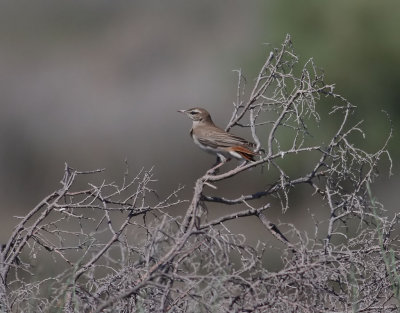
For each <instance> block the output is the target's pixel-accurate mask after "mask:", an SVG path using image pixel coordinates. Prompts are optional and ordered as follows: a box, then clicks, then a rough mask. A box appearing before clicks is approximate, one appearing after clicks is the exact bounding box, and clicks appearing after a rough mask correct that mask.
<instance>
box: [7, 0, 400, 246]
mask: <svg viewBox="0 0 400 313" xmlns="http://www.w3.org/2000/svg"><path fill="white" fill-rule="evenodd" d="M399 29H400V2H398V1H394V0H393V1H383V2H382V1H374V0H363V1H345V0H336V1H331V2H327V1H319V0H312V1H307V2H300V1H290V2H289V1H280V0H275V1H239V0H236V1H229V4H228V2H222V1H221V2H216V1H211V0H210V1H208V0H207V1H195V0H186V1H100V0H96V1H94V0H87V1H57V2H55V1H51V0H47V1H44V0H43V1H34V2H33V1H28V0H25V1H11V0H10V1H3V2H2V4H1V9H0V42H1V45H0V113H1V114H0V143H1V146H0V173H1V175H0V198H1V202H0V203H1V213H0V214H1V218H0V223H1V225H0V226H1V227H0V237H1V238H0V239H1V241H2V242H3V241H4V240H5V239H6V238H7V237H8V235H9V233H10V232H11V230H12V228H13V226H14V225H15V224H16V223H17V219H15V218H14V217H13V216H17V215H23V214H25V213H27V212H28V211H29V210H30V209H31V208H32V207H33V206H34V205H35V204H36V203H37V202H38V201H40V200H41V199H42V198H43V197H44V196H46V195H47V194H49V193H51V192H52V191H53V190H56V189H57V188H59V186H60V185H59V181H60V179H61V178H62V175H63V169H64V162H67V163H68V164H69V165H70V166H71V167H74V168H77V169H80V170H91V169H95V168H106V169H107V171H106V177H107V178H108V179H110V180H115V181H117V182H120V181H121V179H122V175H123V172H124V166H125V164H124V159H125V158H126V159H127V160H128V162H129V166H130V171H131V173H132V174H134V173H135V172H137V171H138V170H139V169H141V168H143V167H144V168H149V167H151V166H153V165H154V166H155V174H156V177H157V178H158V179H159V181H158V182H157V183H156V185H155V187H156V188H157V189H158V190H159V192H160V194H161V195H163V194H167V193H168V192H169V191H171V190H172V189H173V188H174V187H175V186H177V185H179V184H183V185H186V188H185V190H184V191H183V193H182V196H183V197H184V198H190V196H191V193H192V187H193V184H194V181H195V179H196V178H197V177H199V176H200V175H202V174H203V173H204V171H205V170H206V169H208V168H209V167H210V165H212V164H213V163H214V161H215V159H214V158H213V157H212V156H210V155H208V154H206V153H203V152H201V151H200V150H199V149H198V148H197V147H195V146H194V144H193V143H192V142H191V139H190V138H189V135H188V132H189V129H190V127H191V122H190V121H189V120H188V119H185V118H184V117H183V116H181V115H179V114H178V113H177V112H176V111H177V110H178V109H185V108H190V107H193V106H202V107H205V108H207V109H208V110H209V111H210V112H211V113H212V115H213V118H214V121H215V122H216V123H217V124H218V125H220V126H224V125H226V123H227V122H228V120H229V118H230V113H231V110H232V103H233V101H234V99H235V95H236V77H237V76H236V74H235V73H234V72H233V70H236V69H242V71H243V73H244V74H245V75H246V77H247V78H248V81H249V82H250V83H251V82H252V79H253V78H254V76H255V74H256V72H257V71H258V70H259V68H260V66H261V64H262V62H263V61H264V59H265V57H266V55H268V53H269V51H270V49H271V48H272V47H278V46H280V45H281V43H282V41H283V40H284V38H285V35H286V34H287V33H290V34H291V35H292V40H293V43H294V47H295V50H296V51H297V53H298V55H299V56H300V63H304V62H305V61H306V60H307V59H308V58H310V57H313V58H314V60H315V62H316V64H317V65H318V66H319V67H321V68H323V69H324V71H325V73H326V81H327V82H328V83H335V84H336V87H337V89H336V91H337V92H339V93H341V94H342V95H344V96H345V97H346V98H348V99H349V100H350V101H351V102H352V103H353V104H355V105H357V106H358V107H359V111H358V113H357V117H359V118H360V119H364V120H365V122H364V128H365V130H366V135H367V137H366V138H367V140H366V142H364V145H365V146H366V147H367V150H368V151H374V150H376V149H377V148H378V147H380V144H382V141H383V140H384V139H385V138H386V136H387V134H388V131H389V126H388V122H387V119H386V117H385V114H383V113H382V112H381V111H382V110H385V111H387V112H388V113H389V114H390V115H391V117H392V119H393V124H394V128H395V134H394V138H393V139H392V141H391V144H390V149H391V153H392V158H393V161H394V169H393V172H394V173H395V174H398V168H399V167H398V162H397V160H398V159H399V155H400V148H399V145H398V144H396V143H398V138H399V136H398V125H399V120H400V107H399V104H400V93H399V87H398V86H399V83H400V71H399V68H400V37H399V36H398V30H399ZM266 43H269V44H270V45H266ZM249 85H250V84H249ZM332 125H333V126H334V123H332ZM235 131H236V132H237V130H235V129H234V130H233V132H235ZM241 134H242V135H243V136H245V137H247V138H251V137H250V133H246V132H245V133H243V132H242V133H241ZM299 170H301V169H299ZM256 172H257V171H253V173H255V174H254V175H259V174H260V173H258V172H257V173H256ZM386 173H387V170H386V169H383V170H382V174H383V176H382V178H381V179H380V180H379V181H378V183H377V184H376V185H375V186H374V187H373V190H374V193H375V194H376V195H377V197H378V199H379V200H380V201H381V202H383V203H384V204H385V206H386V207H387V209H389V210H395V209H396V202H395V201H396V200H397V199H396V198H395V194H396V192H397V190H398V189H399V187H400V186H399V185H400V181H399V178H398V175H395V176H393V177H391V178H390V179H389V178H388V176H387V175H386ZM254 175H253V177H252V176H251V175H248V174H247V175H245V178H246V179H248V181H250V187H251V188H250V190H255V188H259V189H260V186H261V188H262V187H263V186H265V183H264V185H263V183H261V185H260V181H261V180H260V179H258V178H257V179H254ZM259 176H260V175H259ZM263 179H265V178H263ZM241 186H243V185H242V184H240V183H238V181H236V182H232V183H231V184H230V185H228V187H225V188H224V187H223V186H222V187H221V189H220V190H219V191H218V192H221V193H222V195H225V196H240V195H241V194H242V192H243V191H242V189H241ZM304 194H305V196H304V197H301V196H298V197H297V198H296V203H291V208H292V209H289V211H288V212H287V213H286V214H285V216H275V217H274V218H273V220H274V222H277V221H278V218H279V219H283V220H285V219H286V221H288V222H294V218H296V223H300V218H304V219H305V221H306V220H308V221H310V220H309V216H308V215H307V214H305V213H304V212H306V210H307V209H309V208H311V207H312V206H313V204H312V202H310V201H309V199H310V197H309V191H307V192H305V193H304ZM294 204H295V205H294ZM228 210H229V208H228ZM278 211H279V210H278ZM216 214H218V213H216ZM279 214H280V215H282V214H281V213H279ZM248 223H255V222H254V220H250V221H249V222H248ZM252 227H253V228H251V229H252V230H253V229H255V228H254V227H256V228H257V227H258V228H257V229H259V230H260V233H257V232H256V231H254V232H253V233H252V235H251V238H250V239H254V240H255V239H257V238H259V236H260V234H262V233H265V232H263V231H262V226H261V225H259V226H254V225H253V226H252ZM246 229H249V226H248V224H246V223H240V224H238V225H235V226H234V228H233V231H236V232H245V231H246Z"/></svg>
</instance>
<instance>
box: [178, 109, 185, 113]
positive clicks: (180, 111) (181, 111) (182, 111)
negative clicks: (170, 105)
mask: <svg viewBox="0 0 400 313" xmlns="http://www.w3.org/2000/svg"><path fill="white" fill-rule="evenodd" d="M178 112H179V113H186V110H178Z"/></svg>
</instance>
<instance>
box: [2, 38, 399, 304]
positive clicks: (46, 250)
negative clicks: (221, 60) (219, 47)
mask: <svg viewBox="0 0 400 313" xmlns="http://www.w3.org/2000/svg"><path fill="white" fill-rule="evenodd" d="M237 90H238V91H237V99H236V100H235V103H234V109H233V114H232V117H231V119H230V121H229V123H228V125H227V127H226V129H227V130H230V129H231V128H232V127H234V126H241V127H248V128H249V129H250V130H251V133H252V136H253V139H254V141H255V142H256V143H257V149H258V150H260V151H265V153H263V154H261V155H260V157H259V159H258V160H257V161H256V162H252V163H247V164H241V165H238V166H236V167H234V168H233V169H231V170H225V171H224V170H223V169H224V167H222V170H221V172H220V173H218V174H216V173H213V172H211V171H208V172H206V173H205V174H204V176H202V177H200V178H199V179H197V181H196V182H195V188H194V194H193V197H192V199H191V200H190V201H187V202H186V201H184V200H181V199H180V193H179V192H180V189H181V188H180V187H179V188H177V189H176V190H174V191H173V192H172V193H171V194H170V195H169V196H167V197H166V198H164V199H159V198H158V197H157V195H156V192H155V191H154V190H152V182H153V173H152V170H149V171H144V170H142V171H141V172H139V173H138V174H137V175H136V176H134V177H131V175H130V173H129V172H128V171H127V172H126V173H125V175H124V177H123V182H122V184H120V185H117V184H116V183H107V182H103V183H101V184H96V185H95V184H89V186H88V187H85V188H81V187H80V188H78V187H77V186H79V183H80V181H81V180H82V179H83V176H88V175H89V177H90V176H93V175H94V176H95V178H96V177H98V176H99V175H101V170H96V171H92V172H81V171H77V170H75V169H72V168H70V167H69V166H68V165H66V166H65V174H64V177H63V179H62V182H61V183H62V187H61V189H59V190H57V191H55V192H54V193H52V194H51V195H49V196H47V197H46V198H45V199H43V200H42V201H41V202H40V203H39V204H38V205H37V206H36V207H35V208H33V209H32V211H31V212H29V213H28V214H27V215H26V216H24V217H21V221H20V222H19V224H18V225H17V226H16V228H15V230H14V232H13V233H12V234H11V236H10V238H9V240H8V241H7V243H6V244H5V245H4V246H3V247H2V251H1V263H0V274H1V278H2V280H1V283H0V285H1V289H0V293H1V310H2V312H350V311H351V312H392V311H396V310H397V308H398V305H399V300H400V297H399V283H400V280H399V276H398V274H397V271H398V264H399V261H398V256H399V252H400V251H399V245H398V242H397V237H396V236H395V233H394V232H395V230H396V229H397V227H398V215H397V214H396V215H395V216H394V217H393V218H391V219H389V218H388V217H387V216H386V215H385V211H384V209H383V208H382V206H381V205H380V204H379V203H377V202H376V201H374V200H373V198H372V197H371V195H370V194H369V192H368V186H369V184H370V183H371V182H372V181H373V180H374V178H375V177H376V176H377V171H376V170H377V165H378V162H379V161H380V160H381V158H382V157H385V156H386V157H388V158H389V161H390V157H389V154H388V152H387V150H386V145H387V140H386V141H385V142H384V143H383V145H382V147H381V148H380V149H379V150H378V151H377V152H375V153H367V152H366V151H364V150H363V149H361V148H358V147H357V146H355V145H354V144H353V143H352V140H351V139H352V138H353V134H354V133H361V134H363V132H362V129H361V125H360V123H358V122H352V121H351V115H352V113H353V111H354V110H355V106H353V105H351V104H350V103H349V102H348V101H347V100H346V99H345V98H343V97H342V96H340V95H338V94H336V93H335V92H334V86H333V85H328V84H325V82H324V76H323V74H322V73H321V72H320V71H319V70H318V69H317V68H316V66H315V65H314V63H313V61H312V60H309V61H307V62H306V63H305V65H304V66H303V67H299V61H298V58H297V56H296V54H295V53H294V51H293V47H292V44H291V40H290V37H289V36H287V38H286V39H285V41H284V42H283V44H282V46H281V47H280V48H278V49H274V50H273V51H271V52H270V54H269V55H268V56H267V58H266V61H265V63H264V64H263V66H262V68H261V70H260V72H259V74H258V76H257V78H256V80H255V83H254V86H253V88H252V89H251V90H250V91H249V92H247V89H246V86H245V79H244V78H243V77H242V75H241V73H240V72H239V83H238V89H237ZM324 115H325V117H324V118H325V119H324V118H322V116H324ZM330 116H336V117H337V116H339V117H340V118H341V122H340V124H339V126H338V127H337V129H336V131H335V132H333V133H332V134H328V132H329V131H328V130H325V129H324V125H323V123H328V122H329V121H327V120H326V119H329V118H330ZM318 133H320V134H324V133H325V135H327V134H328V135H327V137H326V138H325V139H322V137H321V136H319V135H318ZM314 135H317V136H314ZM390 136H391V134H389V135H388V140H389V138H390ZM263 137H265V140H264V139H260V138H263ZM318 141H319V143H318ZM286 160H290V162H292V160H294V161H293V162H299V161H298V160H307V162H306V166H305V168H308V170H303V173H302V174H301V175H299V176H293V175H292V174H289V172H290V171H289V170H287V168H286V167H287V166H288V163H290V162H286V163H285V161H286ZM260 166H264V171H266V172H267V173H268V179H269V182H268V185H266V186H261V187H260V188H259V189H258V190H254V191H253V192H252V193H249V194H245V195H242V196H239V197H237V198H235V199H230V198H226V197H223V196H215V195H213V196H211V195H210V192H209V191H210V190H211V189H210V187H214V185H215V184H217V182H220V181H225V180H230V179H232V178H233V177H235V176H237V175H240V174H241V173H243V172H244V171H247V170H248V169H250V168H254V167H260ZM253 172H254V171H253ZM297 173H298V172H297ZM93 180H94V179H93ZM93 180H92V181H93ZM271 180H272V181H271ZM299 185H306V186H308V189H306V190H308V191H309V195H310V196H311V195H313V197H317V198H319V199H320V201H321V203H322V205H321V207H320V208H319V209H320V210H325V211H326V216H329V218H328V220H326V221H321V222H318V223H316V226H315V227H316V231H315V233H318V234H322V236H319V237H318V236H316V235H315V234H314V232H312V233H308V232H300V231H298V230H297V228H296V226H297V225H275V224H273V223H272V222H271V221H270V220H269V218H268V216H267V213H268V209H269V208H270V206H271V201H272V200H271V199H279V201H280V202H279V203H281V205H282V210H283V212H285V211H286V210H287V209H288V207H289V205H290V201H289V200H290V195H291V194H290V192H291V191H293V190H296V188H297V187H298V186H299ZM215 193H216V194H218V191H214V194H215ZM210 202H211V203H214V205H218V206H229V205H234V204H236V205H241V207H242V210H241V211H239V212H236V213H231V214H229V215H223V216H220V217H218V218H215V219H213V220H208V219H207V218H205V216H206V213H207V210H206V208H205V206H206V203H210ZM256 203H258V204H259V203H262V205H261V206H260V205H257V206H256ZM291 205H292V206H293V205H295V204H291ZM182 206H184V207H185V208H186V210H185V214H184V216H178V214H177V213H176V209H178V208H179V207H182ZM246 216H255V217H257V218H258V219H259V221H260V223H262V224H263V225H264V226H265V232H268V233H270V234H272V235H273V237H272V238H273V239H272V240H274V241H275V240H279V241H280V242H281V243H283V244H284V248H283V249H281V251H279V253H280V256H281V259H282V268H281V269H279V270H278V271H270V270H268V269H267V268H266V267H265V265H264V264H263V258H264V254H265V251H266V249H267V246H268V245H269V243H268V242H261V241H260V242H259V243H258V244H257V245H256V246H249V245H248V244H247V243H246V238H245V237H244V236H243V235H240V234H234V233H232V232H230V231H229V229H228V228H227V227H226V226H225V223H226V222H227V221H230V220H233V219H240V218H242V217H246ZM352 225H353V227H352ZM354 225H355V227H356V231H354ZM321 227H322V228H323V229H321ZM317 228H318V229H317ZM352 229H353V231H352ZM287 238H290V242H289V241H288V239H287ZM46 258H47V260H46ZM35 259H40V260H43V261H41V262H47V263H46V264H52V262H53V263H54V264H57V267H56V266H55V267H54V268H42V271H38V270H37V269H38V268H39V266H36V267H31V266H30V263H31V262H33V260H35ZM47 267H49V266H48V265H47Z"/></svg>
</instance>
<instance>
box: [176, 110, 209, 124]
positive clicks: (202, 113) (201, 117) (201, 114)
mask: <svg viewBox="0 0 400 313" xmlns="http://www.w3.org/2000/svg"><path fill="white" fill-rule="evenodd" d="M178 112H180V113H183V114H186V116H187V117H188V118H190V119H191V120H193V121H196V122H202V121H211V117H210V113H208V111H207V110H205V109H202V108H192V109H188V110H179V111H178Z"/></svg>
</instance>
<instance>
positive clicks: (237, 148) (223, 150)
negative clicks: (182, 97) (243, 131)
mask: <svg viewBox="0 0 400 313" xmlns="http://www.w3.org/2000/svg"><path fill="white" fill-rule="evenodd" d="M178 112H180V113H183V114H185V115H186V116H187V117H189V118H190V119H191V120H193V125H192V128H191V130H190V137H192V139H193V141H194V143H195V144H196V145H197V146H199V147H200V148H201V149H202V150H204V151H206V152H209V153H213V154H216V155H217V158H218V159H217V163H216V164H218V163H219V162H218V161H221V163H225V162H227V161H229V160H230V159H231V158H232V157H233V158H235V159H237V160H244V161H246V162H247V161H255V156H256V155H258V153H257V152H254V151H253V150H252V149H254V148H255V147H256V145H255V144H254V143H252V142H249V141H247V140H246V139H243V138H241V137H239V136H235V135H232V134H230V133H228V132H226V131H225V130H223V129H221V128H219V127H217V126H216V125H215V124H214V122H213V120H212V119H211V116H210V113H208V111H207V110H205V109H203V108H192V109H188V110H178Z"/></svg>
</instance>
